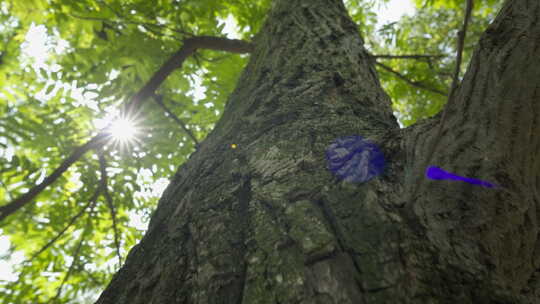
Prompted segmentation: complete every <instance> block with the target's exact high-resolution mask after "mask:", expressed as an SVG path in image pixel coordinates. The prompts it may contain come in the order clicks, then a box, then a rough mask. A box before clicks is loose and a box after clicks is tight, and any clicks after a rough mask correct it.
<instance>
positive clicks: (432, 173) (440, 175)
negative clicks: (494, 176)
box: [426, 166, 496, 188]
mask: <svg viewBox="0 0 540 304" xmlns="http://www.w3.org/2000/svg"><path fill="white" fill-rule="evenodd" d="M426 176H427V177H428V178H431V179H435V180H443V179H453V180H459V181H464V182H467V183H469V184H473V185H479V186H483V187H486V188H495V187H496V186H495V185H494V184H492V183H490V182H487V181H483V180H481V179H476V178H470V177H465V176H460V175H456V174H452V173H450V172H447V171H444V170H443V169H441V168H439V167H435V166H430V167H428V168H427V169H426Z"/></svg>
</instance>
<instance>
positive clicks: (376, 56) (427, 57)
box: [371, 54, 446, 60]
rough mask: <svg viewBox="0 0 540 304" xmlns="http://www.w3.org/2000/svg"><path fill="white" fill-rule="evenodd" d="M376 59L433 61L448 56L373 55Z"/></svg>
mask: <svg viewBox="0 0 540 304" xmlns="http://www.w3.org/2000/svg"><path fill="white" fill-rule="evenodd" d="M371 57H372V58H375V59H379V58H380V59H428V60H429V59H431V58H443V57H446V55H385V54H382V55H371Z"/></svg>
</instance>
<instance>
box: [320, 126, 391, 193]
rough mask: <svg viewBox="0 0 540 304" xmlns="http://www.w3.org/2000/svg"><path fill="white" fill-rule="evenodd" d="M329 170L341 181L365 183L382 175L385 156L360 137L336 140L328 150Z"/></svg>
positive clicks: (354, 136)
mask: <svg viewBox="0 0 540 304" xmlns="http://www.w3.org/2000/svg"><path fill="white" fill-rule="evenodd" d="M326 160H327V163H328V169H329V170H330V171H331V172H332V173H333V174H334V175H335V176H336V177H337V178H339V179H340V180H344V181H348V182H353V183H363V182H367V181H369V180H370V179H372V178H374V177H375V176H377V175H379V174H381V173H382V172H383V170H384V167H385V160H384V154H383V153H382V152H381V150H380V149H379V147H377V145H375V144H374V143H372V142H370V141H368V140H365V139H364V138H362V137H361V136H359V135H351V136H346V137H341V138H338V139H336V140H335V141H334V142H333V143H332V144H331V145H330V146H328V148H327V149H326Z"/></svg>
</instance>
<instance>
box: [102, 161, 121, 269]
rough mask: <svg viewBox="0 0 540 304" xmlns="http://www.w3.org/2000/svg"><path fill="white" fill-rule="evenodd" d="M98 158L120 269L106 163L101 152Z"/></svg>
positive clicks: (114, 216)
mask: <svg viewBox="0 0 540 304" xmlns="http://www.w3.org/2000/svg"><path fill="white" fill-rule="evenodd" d="M98 157H99V170H100V172H101V179H102V183H103V195H104V196H105V200H106V201H107V206H108V207H109V210H110V211H111V219H112V223H113V234H114V246H115V247H116V256H117V257H118V268H120V265H122V256H121V255H120V240H119V237H118V225H117V222H116V210H115V209H114V204H113V200H112V197H111V194H110V193H109V189H108V188H107V184H108V182H107V180H108V176H107V161H106V160H105V156H104V155H103V151H99V152H98Z"/></svg>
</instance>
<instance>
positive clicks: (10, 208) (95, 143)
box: [0, 132, 110, 221]
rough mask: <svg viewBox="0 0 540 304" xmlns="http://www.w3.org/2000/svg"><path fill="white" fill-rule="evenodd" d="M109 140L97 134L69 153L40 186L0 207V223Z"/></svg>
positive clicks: (108, 136)
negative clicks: (86, 154) (87, 154)
mask: <svg viewBox="0 0 540 304" xmlns="http://www.w3.org/2000/svg"><path fill="white" fill-rule="evenodd" d="M109 138H110V135H109V134H108V133H103V132H102V133H99V134H98V135H96V136H94V138H92V139H91V140H89V141H88V142H87V143H86V144H84V145H82V146H80V147H78V148H77V149H75V151H73V153H71V155H70V156H68V158H66V159H65V160H64V161H63V162H62V164H60V166H59V167H58V168H56V169H55V170H54V171H53V173H51V174H50V175H49V176H47V177H46V178H45V179H44V180H43V181H42V182H41V183H40V184H38V185H36V186H35V187H33V188H32V189H30V190H29V191H28V192H26V193H25V194H23V195H21V196H19V197H18V198H16V199H15V200H14V201H12V202H10V203H8V204H6V205H4V206H1V207H0V221H2V220H3V219H4V218H6V217H7V216H8V215H11V214H12V213H14V212H15V211H17V210H19V209H20V208H22V207H23V206H24V205H26V204H27V203H28V202H30V201H31V200H32V199H34V198H35V197H36V196H37V195H38V194H39V193H41V191H43V189H45V188H46V187H47V186H49V185H50V184H52V183H54V182H55V181H56V180H57V179H58V178H59V177H60V176H62V174H63V173H64V172H65V171H66V170H67V169H68V168H69V167H70V166H71V165H72V164H73V163H75V162H76V161H77V160H79V158H81V157H82V156H83V155H84V154H85V153H86V152H88V151H89V150H91V149H93V148H96V147H99V146H100V145H102V144H103V143H105V142H106V141H108V140H109Z"/></svg>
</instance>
